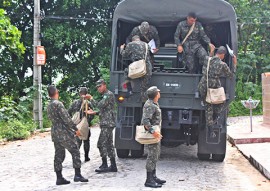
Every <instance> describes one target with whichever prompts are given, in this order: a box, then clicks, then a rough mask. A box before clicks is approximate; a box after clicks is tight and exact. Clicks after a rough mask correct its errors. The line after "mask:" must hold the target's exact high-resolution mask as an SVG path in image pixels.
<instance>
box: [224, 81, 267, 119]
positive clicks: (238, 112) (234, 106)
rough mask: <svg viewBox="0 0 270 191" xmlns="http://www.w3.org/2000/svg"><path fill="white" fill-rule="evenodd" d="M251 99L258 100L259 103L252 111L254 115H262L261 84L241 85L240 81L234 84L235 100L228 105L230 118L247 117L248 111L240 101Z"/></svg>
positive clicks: (248, 83)
mask: <svg viewBox="0 0 270 191" xmlns="http://www.w3.org/2000/svg"><path fill="white" fill-rule="evenodd" d="M249 97H251V98H252V99H253V100H260V103H259V105H258V107H257V108H256V109H254V110H253V111H252V113H253V114H254V115H262V113H263V110H262V86H261V84H259V85H258V84H255V83H252V82H246V83H243V82H242V79H241V78H240V79H238V81H237V83H236V98H235V101H233V102H232V103H231V104H230V109H229V110H230V111H229V115H230V116H243V115H249V112H250V111H249V109H246V108H245V107H244V106H243V105H242V103H241V100H247V99H249Z"/></svg>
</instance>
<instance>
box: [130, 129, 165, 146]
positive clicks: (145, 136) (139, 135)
mask: <svg viewBox="0 0 270 191" xmlns="http://www.w3.org/2000/svg"><path fill="white" fill-rule="evenodd" d="M153 128H154V129H155V131H158V132H160V126H159V125H155V126H153ZM135 140H136V141H137V142H139V143H140V144H155V143H158V142H160V140H159V139H156V138H155V137H154V136H153V134H151V133H149V132H148V131H147V130H145V128H144V125H137V126H136V136H135Z"/></svg>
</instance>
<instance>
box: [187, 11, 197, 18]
mask: <svg viewBox="0 0 270 191" xmlns="http://www.w3.org/2000/svg"><path fill="white" fill-rule="evenodd" d="M188 17H191V18H193V19H197V15H196V13H194V12H189V13H188Z"/></svg>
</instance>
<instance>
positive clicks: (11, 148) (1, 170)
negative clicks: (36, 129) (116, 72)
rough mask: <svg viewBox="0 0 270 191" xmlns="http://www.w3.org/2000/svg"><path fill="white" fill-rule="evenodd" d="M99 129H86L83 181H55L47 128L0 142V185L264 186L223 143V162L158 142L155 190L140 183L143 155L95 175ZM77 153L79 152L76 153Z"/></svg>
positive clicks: (4, 190) (67, 166)
mask: <svg viewBox="0 0 270 191" xmlns="http://www.w3.org/2000/svg"><path fill="white" fill-rule="evenodd" d="M98 134H99V128H97V127H96V128H93V129H92V137H91V138H92V139H91V144H92V147H91V161H90V162H87V163H83V166H82V174H83V175H85V176H86V177H87V178H89V182H88V183H74V182H73V181H72V182H71V184H69V185H65V186H56V185H55V174H54V172H53V155H54V149H53V144H52V142H51V140H50V135H49V133H42V134H39V135H37V136H34V137H33V138H31V139H29V140H26V141H16V142H12V143H9V144H7V145H4V146H0V190H1V191H9V190H12V191H16V190H18V191H25V190H31V191H32V190H38V191H45V190H46V191H47V190H65V191H66V190H77V191H80V190H87V191H88V190H98V191H99V190H110V191H112V190H117V191H121V190H125V191H127V190H131V191H137V190H172V191H176V190H181V191H182V190H189V191H193V190H198V191H199V190H223V191H224V190H225V191H226V190H230V191H234V190H237V191H242V190H243V191H255V190H258V191H261V190H262V191H264V190H265V191H266V190H268V191H269V190H270V182H269V180H266V179H265V178H264V177H263V176H262V175H261V174H260V173H259V172H258V171H257V170H256V169H255V168H253V167H252V166H251V165H250V163H249V162H248V161H247V160H246V159H245V158H244V157H243V156H242V155H241V154H240V153H239V152H238V151H237V149H236V148H234V147H232V146H231V145H229V144H228V147H227V156H226V159H225V161H224V162H223V163H217V162H208V161H206V162H205V161H199V160H198V159H197V157H196V151H197V148H196V146H192V147H187V146H184V145H183V146H179V147H177V148H165V147H162V154H161V160H160V161H159V163H158V168H157V172H158V175H159V176H160V177H162V178H165V179H166V180H167V183H166V185H164V186H163V187H162V188H161V189H150V188H145V187H144V181H145V176H146V175H145V169H144V168H145V157H144V158H142V159H118V160H117V164H118V168H119V172H118V173H107V174H96V173H95V172H94V169H95V168H97V167H98V166H99V165H100V158H99V155H98V150H97V148H96V141H97V137H98ZM66 156H67V157H66V160H65V162H64V170H63V174H64V176H65V177H66V178H67V179H69V180H72V178H73V174H74V172H73V169H72V165H71V156H70V154H68V153H67V155H66ZM82 156H83V153H82Z"/></svg>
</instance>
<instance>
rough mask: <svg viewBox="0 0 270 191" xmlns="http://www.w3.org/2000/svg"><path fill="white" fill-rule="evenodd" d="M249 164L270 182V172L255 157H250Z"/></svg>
mask: <svg viewBox="0 0 270 191" xmlns="http://www.w3.org/2000/svg"><path fill="white" fill-rule="evenodd" d="M249 162H250V163H251V164H252V165H253V166H254V167H255V168H256V169H258V170H259V171H260V172H261V173H262V174H263V175H264V176H265V177H266V178H268V179H269V180H270V172H269V171H268V170H267V169H266V168H265V167H264V165H263V164H261V163H260V162H259V161H258V160H256V159H255V157H253V156H251V155H250V158H249Z"/></svg>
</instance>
